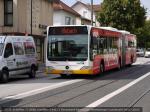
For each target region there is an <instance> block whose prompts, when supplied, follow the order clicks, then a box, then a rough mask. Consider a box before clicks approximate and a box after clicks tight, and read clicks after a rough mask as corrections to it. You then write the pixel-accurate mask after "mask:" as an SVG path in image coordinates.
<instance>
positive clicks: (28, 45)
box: [24, 42, 35, 54]
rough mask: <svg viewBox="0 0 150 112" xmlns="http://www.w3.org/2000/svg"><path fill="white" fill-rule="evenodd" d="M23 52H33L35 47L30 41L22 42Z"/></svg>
mask: <svg viewBox="0 0 150 112" xmlns="http://www.w3.org/2000/svg"><path fill="white" fill-rule="evenodd" d="M24 48H25V54H35V48H34V45H33V43H32V42H24Z"/></svg>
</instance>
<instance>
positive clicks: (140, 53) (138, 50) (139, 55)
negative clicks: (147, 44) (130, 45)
mask: <svg viewBox="0 0 150 112" xmlns="http://www.w3.org/2000/svg"><path fill="white" fill-rule="evenodd" d="M144 54H145V53H144V50H143V49H137V50H136V55H137V56H138V57H144Z"/></svg>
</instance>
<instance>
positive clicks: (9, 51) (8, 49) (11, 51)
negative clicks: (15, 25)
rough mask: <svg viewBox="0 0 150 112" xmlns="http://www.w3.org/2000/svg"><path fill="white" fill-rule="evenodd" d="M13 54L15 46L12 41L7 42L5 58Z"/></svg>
mask: <svg viewBox="0 0 150 112" xmlns="http://www.w3.org/2000/svg"><path fill="white" fill-rule="evenodd" d="M11 55H13V48H12V44H11V43H7V44H6V47H5V53H4V58H8V57H9V56H11Z"/></svg>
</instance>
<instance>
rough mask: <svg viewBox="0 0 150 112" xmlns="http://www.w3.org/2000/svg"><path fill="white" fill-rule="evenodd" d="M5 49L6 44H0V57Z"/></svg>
mask: <svg viewBox="0 0 150 112" xmlns="http://www.w3.org/2000/svg"><path fill="white" fill-rule="evenodd" d="M3 48H4V44H3V43H0V56H2V53H3Z"/></svg>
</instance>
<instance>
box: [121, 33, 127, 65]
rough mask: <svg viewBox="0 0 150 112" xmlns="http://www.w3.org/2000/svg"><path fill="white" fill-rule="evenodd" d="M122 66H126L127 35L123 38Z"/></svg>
mask: <svg viewBox="0 0 150 112" xmlns="http://www.w3.org/2000/svg"><path fill="white" fill-rule="evenodd" d="M121 48H122V66H123V67H124V66H125V65H126V39H125V35H123V36H122V46H121Z"/></svg>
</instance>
